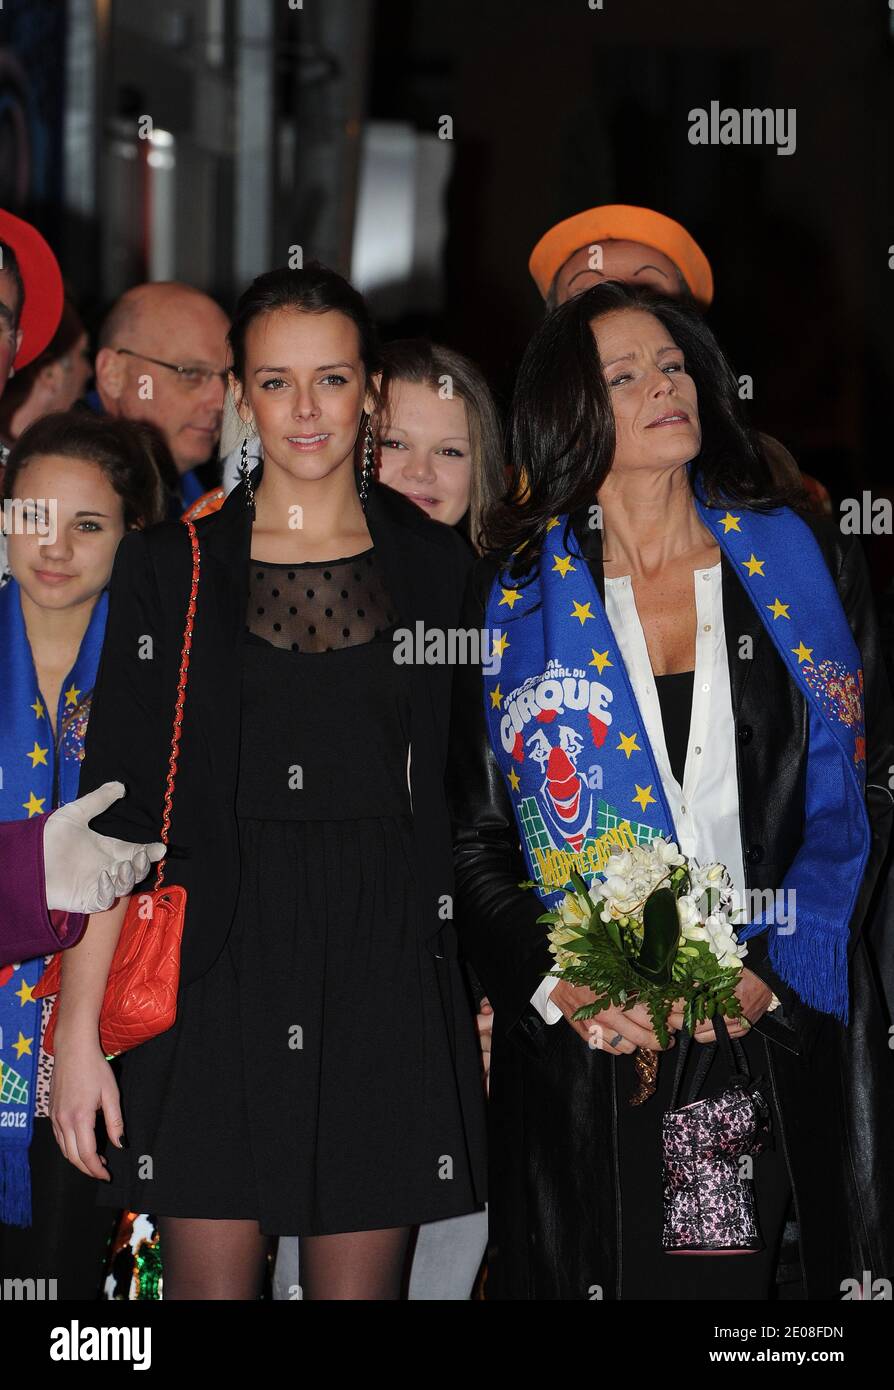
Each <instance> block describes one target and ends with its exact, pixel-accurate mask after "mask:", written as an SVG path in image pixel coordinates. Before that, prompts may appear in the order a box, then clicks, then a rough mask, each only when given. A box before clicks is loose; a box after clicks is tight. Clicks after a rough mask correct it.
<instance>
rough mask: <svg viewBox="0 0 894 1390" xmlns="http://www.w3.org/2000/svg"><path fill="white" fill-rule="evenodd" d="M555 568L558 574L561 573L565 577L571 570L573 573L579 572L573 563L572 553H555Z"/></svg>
mask: <svg viewBox="0 0 894 1390" xmlns="http://www.w3.org/2000/svg"><path fill="white" fill-rule="evenodd" d="M553 569H554V570H555V571H556V573H557V574H560V575H561V576H562V578H563V579H567V578H568V574H569V571H570V572H571V574H576V573H577V571H576V568H575V566H574V565H572V563H571V556H570V555H554V556H553Z"/></svg>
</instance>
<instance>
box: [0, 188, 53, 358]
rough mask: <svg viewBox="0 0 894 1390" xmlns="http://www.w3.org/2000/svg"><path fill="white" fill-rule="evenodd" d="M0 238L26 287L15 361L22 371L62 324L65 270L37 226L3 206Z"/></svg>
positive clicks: (0, 219) (0, 216)
mask: <svg viewBox="0 0 894 1390" xmlns="http://www.w3.org/2000/svg"><path fill="white" fill-rule="evenodd" d="M0 241H5V242H6V244H7V246H11V247H12V249H13V251H15V253H16V260H17V261H18V263H19V271H20V273H21V276H22V283H23V284H24V286H25V303H24V304H23V306H22V314H21V318H20V320H19V327H20V328H21V330H22V345H21V347H20V348H19V350H18V352H17V353H16V357H15V361H14V362H13V366H14V367H15V369H16V371H19V370H20V369H21V368H22V367H27V365H28V363H29V362H33V360H34V358H35V357H37V356H38V355H39V354H40V353H41V352H43V350H44V348H45V347H46V346H47V344H48V343H49V342H50V340H51V338H52V337H53V334H54V333H55V332H56V329H57V328H58V327H59V320H60V319H61V317H62V304H63V300H64V297H65V293H64V290H63V288H62V272H61V270H60V269H59V262H58V261H57V260H56V257H55V256H54V255H53V253H52V251H51V250H50V248H49V246H48V245H47V243H46V242H45V241H44V239H43V237H42V236H41V234H40V232H39V231H38V230H37V228H36V227H32V226H31V223H30V222H23V221H22V219H21V217H15V216H14V215H13V214H12V213H11V212H6V211H4V210H3V209H0Z"/></svg>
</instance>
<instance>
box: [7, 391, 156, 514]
mask: <svg viewBox="0 0 894 1390" xmlns="http://www.w3.org/2000/svg"><path fill="white" fill-rule="evenodd" d="M160 440H161V436H160V435H159V433H158V431H157V430H155V429H153V428H152V426H151V425H142V424H139V423H137V422H136V421H134V420H121V419H116V418H115V417H114V416H111V415H94V414H93V412H92V411H89V410H57V411H54V412H53V414H51V415H44V416H42V417H41V418H40V419H39V420H35V421H34V424H33V425H29V426H28V428H27V429H26V430H23V431H22V434H21V435H20V437H19V438H18V439H17V440H16V442H15V444H14V445H13V447H12V449H11V450H10V452H9V458H8V459H7V461H6V468H5V470H4V472H3V496H4V498H11V497H12V495H13V493H14V492H15V488H16V483H17V481H18V475H19V473H20V472H21V471H22V469H23V468H24V467H25V465H26V464H27V463H29V462H30V460H31V459H32V458H36V457H37V456H38V455H39V454H61V455H62V456H63V458H71V459H84V460H85V461H87V462H89V463H95V464H96V465H97V466H98V467H99V468H101V469H102V471H103V473H104V474H105V475H106V477H107V478H108V480H109V482H110V483H111V485H112V487H113V488H114V489H115V491H116V492H117V494H118V496H119V497H120V498H121V500H122V502H123V504H124V525H125V526H126V527H127V528H128V529H130V528H131V527H134V526H154V525H155V524H156V522H159V521H161V520H162V518H163V517H164V515H165V493H164V487H163V485H162V481H161V473H160V468H159V459H160V454H159V451H160V449H161V448H163V447H164V445H163V441H162V442H161V443H160V442H159V441H160Z"/></svg>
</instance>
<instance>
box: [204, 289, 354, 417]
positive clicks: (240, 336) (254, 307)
mask: <svg viewBox="0 0 894 1390" xmlns="http://www.w3.org/2000/svg"><path fill="white" fill-rule="evenodd" d="M277 309H297V310H300V311H301V312H302V313H305V314H326V313H329V312H331V311H336V312H337V313H340V314H344V315H345V316H346V317H347V318H349V319H350V320H351V322H352V323H353V324H354V325H355V327H356V329H357V333H358V336H359V339H360V360H361V361H362V362H363V366H364V368H365V370H366V381H367V389H368V390H369V391H370V393H371V394H372V396H373V398H374V399H375V400H376V402H377V403H378V391H377V390H376V388H375V385H374V383H373V381H372V375H373V373H374V372H377V371H378V370H379V366H380V359H379V338H378V333H377V331H376V326H375V324H374V322H373V319H372V316H371V314H370V312H369V309H368V308H367V307H366V301H365V299H364V298H363V295H362V294H360V292H359V291H358V290H355V289H354V286H353V285H350V284H348V281H347V280H345V279H344V277H343V276H341V275H337V274H336V272H335V271H334V270H330V269H329V268H328V266H325V265H321V264H320V262H319V261H308V263H307V265H306V266H304V268H303V269H302V270H288V269H286V268H285V267H283V268H281V269H279V270H268V271H267V272H266V274H264V275H259V276H258V277H257V279H255V280H252V282H251V284H250V285H249V287H248V289H247V290H245V292H244V293H243V294H242V295H241V296H240V298H239V303H238V304H237V305H236V313H235V314H234V316H233V322H232V325H231V326H230V331H229V334H228V335H227V336H228V341H229V344H230V350H231V352H232V354H233V364H232V371H233V375H234V376H235V377H236V378H237V380H239V381H243V380H244V377H243V373H244V371H245V334H246V332H247V330H248V326H249V324H250V323H253V322H254V320H255V319H256V318H258V317H259V315H261V314H270V313H273V312H274V311H275V310H277Z"/></svg>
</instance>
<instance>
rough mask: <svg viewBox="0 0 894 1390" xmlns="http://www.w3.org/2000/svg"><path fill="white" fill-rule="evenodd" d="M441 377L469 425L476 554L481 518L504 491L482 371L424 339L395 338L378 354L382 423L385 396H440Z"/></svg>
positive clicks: (498, 433) (499, 443)
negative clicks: (401, 385) (400, 387)
mask: <svg viewBox="0 0 894 1390" xmlns="http://www.w3.org/2000/svg"><path fill="white" fill-rule="evenodd" d="M445 377H449V379H450V384H451V388H452V390H453V393H454V395H456V396H458V397H459V399H460V400H461V401H463V403H464V404H465V407H466V414H467V416H468V420H469V443H470V447H471V451H472V483H471V491H470V496H469V536H470V538H471V540H472V544H473V545H474V546H475V547H476V549H478V548H480V535H481V528H482V526H483V523H484V516H485V513H486V512H487V511H489V510H490V508H491V507H492V506H493V505H494V504H495V503H496V501H497V500H498V498H499V497H500V496H502V493H503V491H504V489H505V486H506V474H505V468H504V464H503V438H502V429H501V427H500V418H499V416H498V414H497V408H496V406H495V405H494V398H493V396H492V395H491V393H490V389H489V387H488V384H487V382H486V381H485V379H484V375H483V374H482V372H481V369H480V368H479V367H478V366H476V364H475V363H474V362H472V361H471V360H470V359H469V358H468V357H464V356H463V354H462V353H461V352H454V351H453V349H452V348H448V347H442V346H441V344H440V343H432V342H429V340H428V339H427V338H397V339H395V341H394V342H392V343H386V344H385V346H384V347H383V348H382V393H381V394H382V423H383V424H385V423H387V419H388V413H389V403H390V399H391V397H390V391H391V387H392V386H393V385H394V383H395V382H398V381H406V382H411V383H413V384H415V385H417V386H429V387H431V389H432V390H433V391H439V390H440V389H441V387H442V386H443V384H444V378H445Z"/></svg>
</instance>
